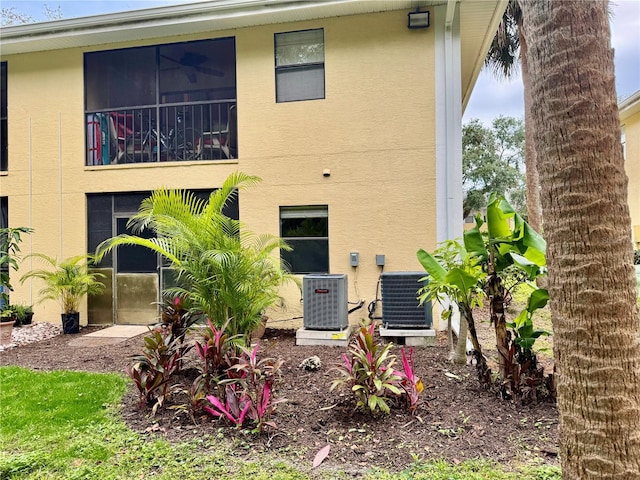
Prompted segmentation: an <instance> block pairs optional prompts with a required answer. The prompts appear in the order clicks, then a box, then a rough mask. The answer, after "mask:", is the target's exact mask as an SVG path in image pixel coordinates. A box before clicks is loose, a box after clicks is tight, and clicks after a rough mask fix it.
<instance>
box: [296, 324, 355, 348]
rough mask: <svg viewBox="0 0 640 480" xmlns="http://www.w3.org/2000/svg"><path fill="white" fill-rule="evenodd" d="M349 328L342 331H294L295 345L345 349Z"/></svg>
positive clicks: (303, 329)
mask: <svg viewBox="0 0 640 480" xmlns="http://www.w3.org/2000/svg"><path fill="white" fill-rule="evenodd" d="M350 334H351V327H347V328H345V329H344V330H307V329H306V328H300V329H298V330H297V331H296V345H326V346H329V347H346V346H348V345H349V335H350Z"/></svg>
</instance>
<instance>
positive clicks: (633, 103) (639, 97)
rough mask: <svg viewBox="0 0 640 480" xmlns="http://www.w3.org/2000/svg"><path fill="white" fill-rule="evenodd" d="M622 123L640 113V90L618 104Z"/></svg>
mask: <svg viewBox="0 0 640 480" xmlns="http://www.w3.org/2000/svg"><path fill="white" fill-rule="evenodd" d="M618 110H619V111H620V121H621V122H623V123H624V122H625V121H626V120H627V119H628V118H629V117H631V116H632V115H635V114H636V113H638V112H640V90H638V91H637V92H636V93H634V94H633V95H630V96H628V97H627V98H625V99H624V100H622V101H621V102H620V103H619V104H618Z"/></svg>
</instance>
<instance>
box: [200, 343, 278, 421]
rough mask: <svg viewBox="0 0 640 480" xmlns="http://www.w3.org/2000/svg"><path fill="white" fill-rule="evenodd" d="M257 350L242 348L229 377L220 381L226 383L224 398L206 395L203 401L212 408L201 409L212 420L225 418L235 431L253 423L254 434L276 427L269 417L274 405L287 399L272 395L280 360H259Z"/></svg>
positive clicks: (255, 348)
mask: <svg viewBox="0 0 640 480" xmlns="http://www.w3.org/2000/svg"><path fill="white" fill-rule="evenodd" d="M258 349H259V344H256V346H255V347H254V348H253V350H249V349H247V348H242V355H241V356H240V357H237V362H238V363H236V364H235V365H233V366H231V367H230V368H229V369H228V373H229V377H231V378H228V379H227V380H223V381H222V382H220V383H225V384H226V388H225V398H224V399H222V398H218V397H216V396H215V395H209V396H207V397H206V398H207V400H208V401H209V403H210V404H211V405H210V406H204V407H203V408H204V410H205V411H206V412H208V413H209V414H211V415H213V416H215V417H224V418H227V419H228V420H229V421H230V422H231V423H232V424H234V425H235V426H236V427H238V428H241V427H243V426H245V425H246V424H247V423H248V422H252V423H253V425H254V429H255V431H257V432H261V431H263V430H264V428H265V427H266V426H270V427H272V428H275V427H276V425H275V423H274V422H272V421H271V420H270V418H271V415H272V414H273V412H274V410H275V406H276V405H277V404H279V403H282V402H285V401H286V400H285V399H284V398H275V397H274V396H273V386H274V383H275V381H276V380H277V378H278V376H279V374H280V367H281V366H282V363H283V362H282V360H275V359H273V358H265V359H262V360H258V355H257V354H258ZM231 372H235V374H232V373H231Z"/></svg>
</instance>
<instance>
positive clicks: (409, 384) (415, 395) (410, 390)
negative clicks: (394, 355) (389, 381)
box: [396, 347, 424, 415]
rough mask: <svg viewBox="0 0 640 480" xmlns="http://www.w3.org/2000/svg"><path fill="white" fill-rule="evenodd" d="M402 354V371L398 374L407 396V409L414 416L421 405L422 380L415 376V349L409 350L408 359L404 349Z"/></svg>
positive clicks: (401, 350)
mask: <svg viewBox="0 0 640 480" xmlns="http://www.w3.org/2000/svg"><path fill="white" fill-rule="evenodd" d="M400 353H401V354H402V371H401V372H396V374H397V375H398V376H399V377H400V387H401V388H402V390H404V393H405V395H406V397H405V398H406V402H407V408H408V410H409V412H411V415H414V414H415V412H416V409H417V408H418V406H419V405H420V394H421V393H422V391H423V390H424V385H423V384H422V380H421V379H420V377H418V376H417V375H416V374H415V371H414V367H413V347H410V348H409V357H407V355H406V353H405V350H404V348H401V349H400Z"/></svg>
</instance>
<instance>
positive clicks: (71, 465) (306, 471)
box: [0, 367, 560, 480]
mask: <svg viewBox="0 0 640 480" xmlns="http://www.w3.org/2000/svg"><path fill="white" fill-rule="evenodd" d="M126 385H127V380H126V379H125V378H123V377H122V376H119V375H116V374H96V373H81V372H62V371H58V372H34V371H31V370H27V369H23V368H19V367H0V479H6V480H13V479H31V480H40V479H42V480H44V479H47V480H58V479H59V480H62V479H65V480H66V479H69V480H74V479H83V480H91V479H96V480H98V479H99V480H116V479H136V478H144V479H147V478H152V479H165V480H173V479H176V478H180V479H184V480H195V479H210V478H220V479H224V478H229V479H239V480H243V479H246V480H248V479H251V480H281V479H282V480H284V479H287V480H298V479H309V478H314V479H318V478H331V479H339V478H352V476H351V475H349V474H346V473H343V472H339V471H333V470H332V471H328V470H321V471H320V472H315V471H313V472H312V471H311V470H310V465H304V466H293V465H290V464H288V463H285V462H282V461H278V460H276V459H275V458H274V456H273V455H272V456H268V455H263V454H260V455H258V454H255V455H254V456H252V457H250V458H249V459H247V458H246V456H243V455H241V454H239V453H238V452H237V451H235V450H234V449H233V446H232V445H231V444H229V443H228V442H225V441H224V440H220V439H217V438H210V437H204V438H196V439H193V440H191V441H189V442H182V443H178V444H170V443H169V442H167V441H164V440H162V439H159V438H155V437H150V438H147V437H145V436H144V435H142V434H139V433H137V432H134V431H132V430H131V429H129V428H128V427H127V426H126V425H125V424H124V422H122V421H121V420H120V419H119V418H118V415H117V407H116V405H118V404H119V403H120V399H121V397H122V395H123V393H124V391H125V389H126ZM245 455H246V453H245ZM362 478H367V479H383V480H384V479H389V480H390V479H396V478H400V479H425V480H426V479H430V480H444V479H447V480H457V479H461V480H462V479H465V480H475V479H478V480H480V479H488V480H516V479H517V480H552V479H560V472H559V469H558V468H556V467H544V466H524V467H522V468H520V469H518V470H517V471H505V469H503V468H502V467H500V466H498V465H494V464H491V463H488V462H479V461H471V462H462V463H460V464H459V465H451V464H448V463H446V462H443V461H430V462H423V461H419V459H418V458H417V457H416V461H415V463H414V464H413V465H412V466H411V467H410V468H409V469H407V470H406V471H404V472H401V473H394V472H388V471H385V470H374V471H369V472H363V473H362Z"/></svg>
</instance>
